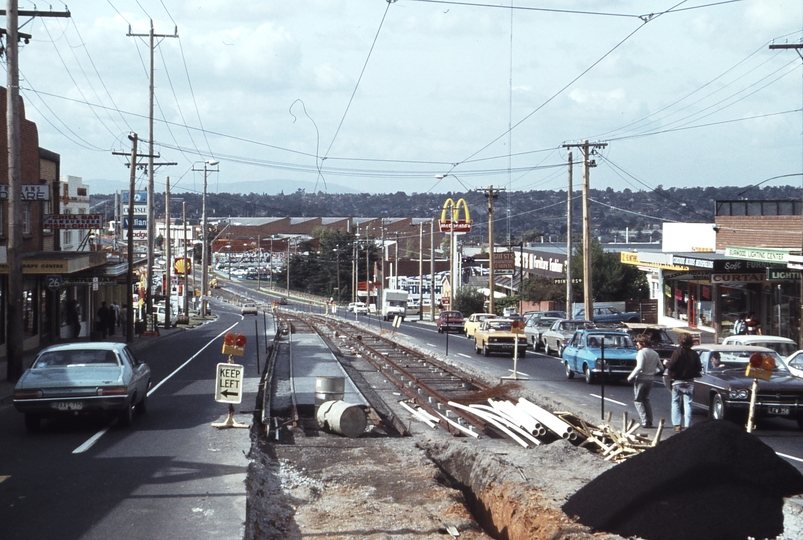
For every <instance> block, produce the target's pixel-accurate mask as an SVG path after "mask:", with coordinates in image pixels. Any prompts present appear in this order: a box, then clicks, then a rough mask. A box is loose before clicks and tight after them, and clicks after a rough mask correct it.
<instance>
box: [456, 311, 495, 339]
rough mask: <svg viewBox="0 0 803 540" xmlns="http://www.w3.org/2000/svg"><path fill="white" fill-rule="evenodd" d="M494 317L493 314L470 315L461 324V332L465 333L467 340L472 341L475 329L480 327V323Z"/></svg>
mask: <svg viewBox="0 0 803 540" xmlns="http://www.w3.org/2000/svg"><path fill="white" fill-rule="evenodd" d="M495 317H496V315H494V314H493V313H472V314H471V315H470V316H469V318H468V319H466V320H465V322H464V323H463V332H465V334H466V337H467V338H468V339H472V338H473V337H474V332H475V331H476V330H477V328H479V327H480V326H482V321H484V320H485V319H492V318H495Z"/></svg>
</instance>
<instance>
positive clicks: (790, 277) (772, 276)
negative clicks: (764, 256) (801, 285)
mask: <svg viewBox="0 0 803 540" xmlns="http://www.w3.org/2000/svg"><path fill="white" fill-rule="evenodd" d="M767 281H800V272H795V271H792V270H783V269H778V268H767Z"/></svg>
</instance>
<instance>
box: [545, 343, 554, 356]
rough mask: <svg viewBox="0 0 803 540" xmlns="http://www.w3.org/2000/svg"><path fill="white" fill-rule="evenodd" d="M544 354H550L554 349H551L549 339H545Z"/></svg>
mask: <svg viewBox="0 0 803 540" xmlns="http://www.w3.org/2000/svg"><path fill="white" fill-rule="evenodd" d="M544 354H545V355H547V356H549V355H550V354H552V351H551V350H550V349H549V341H544Z"/></svg>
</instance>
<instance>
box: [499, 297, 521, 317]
mask: <svg viewBox="0 0 803 540" xmlns="http://www.w3.org/2000/svg"><path fill="white" fill-rule="evenodd" d="M520 301H521V297H520V296H519V295H517V294H514V295H512V296H503V297H502V298H495V299H494V313H495V314H496V315H501V314H502V313H504V310H505V308H506V307H513V308H516V310H518V309H519V302H520Z"/></svg>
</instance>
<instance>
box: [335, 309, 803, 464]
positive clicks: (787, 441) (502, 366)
mask: <svg viewBox="0 0 803 540" xmlns="http://www.w3.org/2000/svg"><path fill="white" fill-rule="evenodd" d="M339 315H340V316H343V317H346V318H348V319H351V320H353V319H354V318H355V316H354V315H353V314H345V313H340V314H339ZM359 321H360V322H363V323H367V324H371V325H375V326H380V325H381V326H382V328H383V329H386V330H387V329H391V325H390V324H389V323H386V322H384V321H382V320H381V318H377V317H373V316H371V317H366V316H364V315H361V316H360V317H359ZM397 331H398V332H401V333H404V334H406V335H408V336H410V337H413V338H414V339H416V340H417V341H418V342H419V344H420V346H422V347H425V348H428V349H430V350H431V351H433V352H436V353H438V354H441V355H446V356H448V358H450V359H451V360H453V361H458V362H461V363H463V364H465V365H467V366H470V367H471V368H473V369H475V370H478V371H481V372H484V373H488V374H489V375H491V376H493V377H497V378H499V380H500V382H501V380H502V377H511V376H512V375H513V359H512V358H511V357H510V355H509V354H491V356H489V357H487V358H486V357H485V356H482V355H481V354H477V353H476V352H475V351H474V340H473V339H467V338H466V336H465V335H464V334H448V335H447V334H439V333H438V331H437V329H436V328H435V326H434V325H432V324H428V323H420V322H417V321H413V320H409V319H408V321H407V322H404V323H402V325H401V327H400V328H399V329H398V330H397ZM447 340H448V341H447ZM447 343H448V355H447V354H446V353H447ZM516 372H517V373H518V377H519V378H520V380H519V381H518V382H519V383H520V384H522V385H523V386H524V387H526V388H528V389H531V390H532V391H534V392H537V393H538V394H541V395H545V396H547V397H553V398H555V399H557V400H558V401H559V402H560V403H562V404H564V405H565V406H566V408H567V409H568V410H570V411H571V412H575V413H581V412H582V413H583V414H585V415H587V417H588V418H590V419H592V420H593V419H594V418H598V419H601V418H602V417H603V415H604V414H607V412H609V411H610V412H612V413H613V421H614V423H621V418H622V413H623V412H627V413H628V415H629V417H630V418H634V419H636V420H638V415H637V414H636V409H635V407H634V406H633V386H632V385H631V384H629V383H626V382H614V383H612V384H606V385H605V386H604V388H603V386H602V385H600V384H593V385H588V384H586V382H585V379H584V378H583V377H582V375H579V374H578V375H575V378H574V379H571V380H568V379H567V378H566V373H565V370H564V368H563V364H562V363H561V360H560V359H559V358H557V357H555V356H546V355H545V354H543V353H534V352H533V351H532V350H528V351H527V353H526V355H525V356H524V357H523V358H519V359H518V364H517V366H516ZM603 392H604V399H603ZM650 401H651V403H652V407H653V415H654V417H655V420H656V422H657V420H658V419H659V418H664V419H665V421H666V424H667V425H668V426H669V427H668V429H667V430H666V431H665V433H666V436H671V434H672V433H671V425H672V422H671V414H670V413H671V405H670V404H671V394H670V392H669V391H668V390H667V389H666V388H665V387H664V385H663V382H662V381H661V379H660V378H659V377H656V379H655V385H654V386H653V389H652V392H651V393H650ZM707 419H708V411H707V410H703V409H697V408H695V409H694V410H693V414H692V424H694V423H697V422H703V421H705V420H707ZM646 433H654V432H651V431H646ZM753 433H754V434H755V435H756V436H758V437H759V438H761V440H763V441H764V442H765V443H766V444H767V445H769V446H770V447H771V448H773V449H774V450H775V451H776V452H777V453H778V454H779V455H780V456H782V457H784V458H785V459H786V460H787V461H789V462H790V463H791V464H792V465H794V466H795V467H796V468H797V469H798V470H799V471H801V472H803V431H801V430H800V429H799V427H798V425H797V422H795V421H793V420H785V419H775V418H769V419H764V420H762V421H761V422H760V423H759V425H758V429H757V430H755V431H754V432H753Z"/></svg>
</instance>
